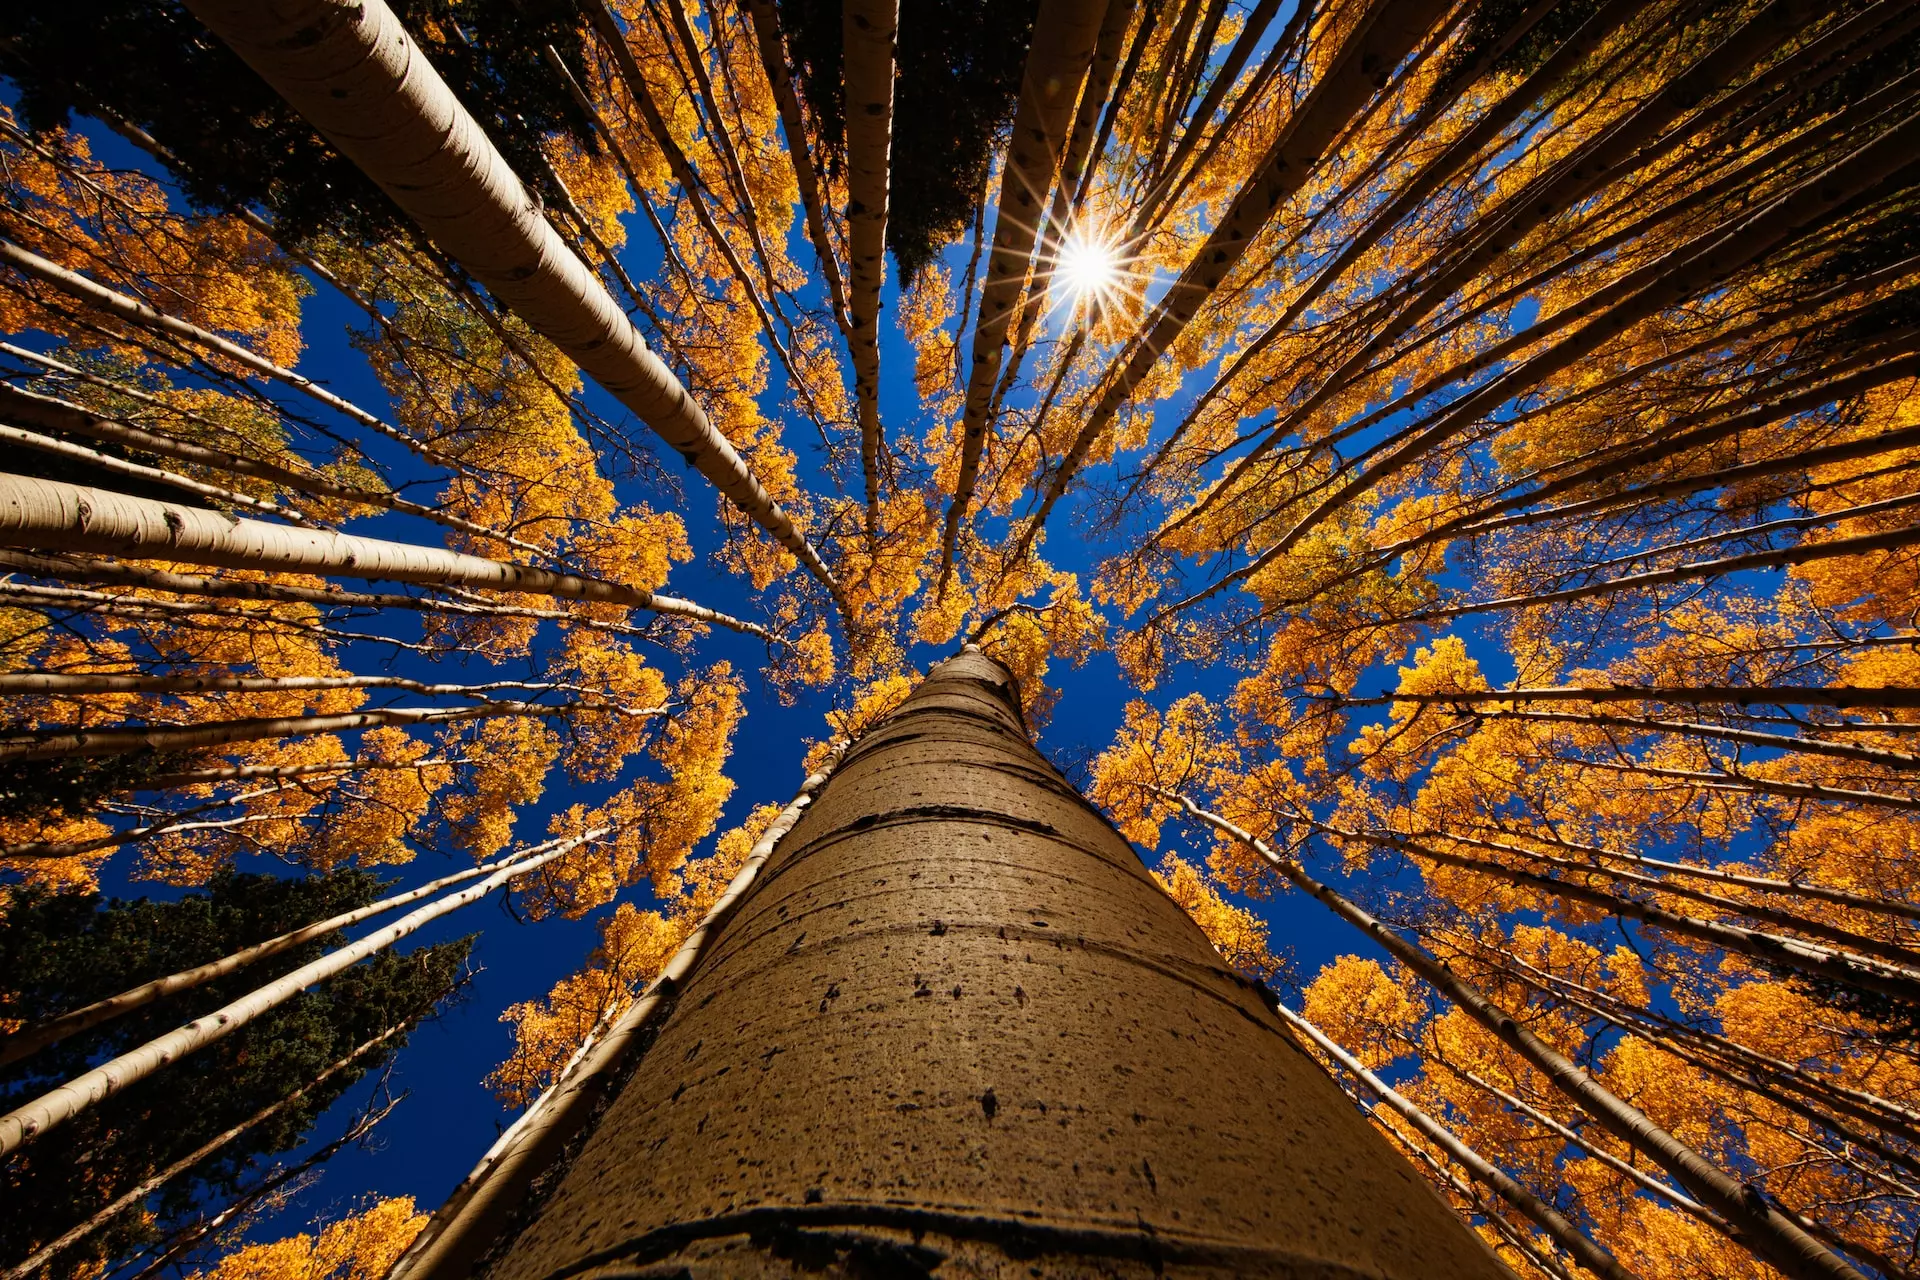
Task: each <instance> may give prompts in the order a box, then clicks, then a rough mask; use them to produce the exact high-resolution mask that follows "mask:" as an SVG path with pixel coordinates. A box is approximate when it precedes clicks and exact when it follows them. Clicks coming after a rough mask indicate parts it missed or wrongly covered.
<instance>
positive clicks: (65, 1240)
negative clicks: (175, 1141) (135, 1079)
mask: <svg viewBox="0 0 1920 1280" xmlns="http://www.w3.org/2000/svg"><path fill="white" fill-rule="evenodd" d="M405 1029H406V1027H405V1024H401V1025H400V1026H395V1027H389V1028H388V1029H387V1030H386V1031H383V1032H381V1033H380V1034H379V1035H377V1036H375V1037H374V1038H373V1039H371V1040H369V1041H367V1042H366V1043H365V1044H362V1045H360V1046H359V1047H357V1048H356V1049H354V1051H353V1052H352V1053H349V1054H348V1055H347V1056H346V1057H344V1058H341V1059H340V1060H339V1061H338V1062H335V1063H334V1064H333V1065H332V1066H330V1067H328V1068H327V1069H326V1070H324V1071H322V1072H321V1073H320V1074H319V1075H317V1076H315V1077H313V1079H311V1080H309V1081H307V1082H306V1083H305V1084H303V1085H301V1086H300V1087H299V1088H297V1089H295V1090H294V1091H293V1092H291V1093H289V1094H287V1095H286V1096H285V1097H283V1098H281V1099H280V1100H279V1101H278V1102H271V1103H268V1104H267V1105H266V1106H264V1107H262V1108H260V1110H258V1111H256V1112H254V1113H253V1114H252V1115H250V1116H248V1117H247V1118H246V1119H245V1120H242V1121H241V1122H240V1123H239V1124H236V1125H234V1126H233V1127H232V1128H231V1129H226V1130H223V1131H221V1132H220V1133H217V1134H215V1135H214V1136H213V1137H211V1138H209V1139H207V1141H205V1142H204V1143H202V1144H200V1146H198V1147H196V1148H194V1149H193V1150H192V1151H190V1152H188V1153H187V1154H186V1155H184V1156H182V1157H180V1158H179V1159H178V1160H175V1161H174V1162H173V1163H172V1164H170V1165H168V1166H167V1167H166V1168H164V1169H161V1170H160V1171H159V1172H157V1173H154V1174H153V1175H152V1176H150V1177H148V1178H146V1179H145V1180H143V1181H141V1182H139V1183H137V1184H135V1185H134V1186H133V1187H131V1188H129V1189H128V1190H127V1191H126V1192H124V1193H123V1194H121V1195H120V1196H118V1197H116V1198H115V1199H114V1200H112V1201H111V1202H110V1203H108V1204H106V1205H103V1206H102V1207H101V1208H100V1209H99V1211H97V1212H96V1213H94V1214H92V1215H90V1216H89V1217H88V1218H87V1219H86V1220H85V1221H83V1222H80V1223H77V1224H75V1225H74V1226H73V1227H72V1228H71V1229H69V1230H68V1231H65V1232H63V1233H62V1234H61V1235H60V1236H59V1238H57V1239H54V1240H50V1241H48V1242H47V1243H46V1244H45V1245H43V1246H41V1247H40V1248H39V1249H38V1250H37V1251H35V1252H34V1253H33V1254H32V1255H31V1256H30V1257H28V1258H27V1260H26V1261H24V1262H22V1263H21V1264H20V1265H19V1266H17V1267H15V1268H14V1269H13V1270H11V1271H9V1272H7V1274H6V1276H5V1277H3V1278H0V1280H27V1277H28V1276H31V1275H32V1274H34V1273H35V1272H36V1271H38V1270H39V1269H40V1268H41V1267H44V1266H46V1265H47V1263H48V1262H50V1261H52V1260H53V1258H54V1257H56V1256H57V1255H58V1254H60V1253H61V1252H62V1251H63V1250H65V1249H67V1248H68V1247H70V1246H72V1245H75V1244H78V1243H79V1242H80V1241H82V1240H84V1239H86V1238H87V1237H88V1236H90V1235H92V1234H93V1233H94V1232H96V1231H98V1230H99V1229H100V1228H102V1227H104V1226H106V1225H107V1224H108V1223H109V1222H111V1221H113V1219H114V1218H116V1217H118V1216H119V1215H120V1214H121V1213H124V1212H125V1211H126V1210H128V1209H131V1208H133V1207H134V1206H135V1205H137V1204H142V1203H144V1202H145V1201H146V1198H147V1197H148V1196H150V1195H152V1194H153V1193H154V1192H156V1191H158V1190H159V1189H160V1188H161V1187H164V1186H166V1185H167V1183H169V1182H172V1181H173V1180H174V1179H175V1178H177V1177H179V1176H180V1175H181V1174H183V1173H185V1172H186V1171H187V1170H189V1169H191V1168H193V1167H194V1166H195V1165H197V1164H199V1163H200V1162H201V1161H202V1160H205V1159H206V1158H207V1157H208V1156H210V1155H213V1154H214V1153H215V1152H217V1151H219V1150H220V1148H222V1147H224V1146H226V1145H227V1144H228V1143H229V1142H232V1141H233V1140H234V1139H235V1138H237V1137H239V1136H240V1135H241V1134H243V1133H245V1132H246V1131H247V1130H249V1129H251V1128H253V1127H254V1126H255V1125H258V1124H262V1123H264V1122H266V1121H268V1120H271V1119H273V1117H275V1116H277V1115H279V1114H280V1113H281V1112H282V1111H285V1110H286V1109H287V1108H288V1107H291V1106H292V1105H293V1104H294V1103H296V1102H298V1101H300V1099H302V1098H304V1097H306V1096H307V1095H308V1094H309V1093H312V1092H313V1091H314V1090H315V1089H318V1088H319V1087H320V1086H321V1085H323V1084H325V1083H326V1082H327V1081H328V1080H331V1079H332V1078H333V1077H334V1076H337V1075H339V1074H340V1073H341V1072H342V1071H345V1070H346V1069H347V1068H348V1067H350V1066H352V1065H353V1064H354V1062H356V1061H357V1060H358V1059H360V1058H362V1057H364V1056H366V1055H367V1054H369V1053H371V1052H372V1051H373V1050H375V1049H377V1048H379V1047H380V1046H381V1045H382V1044H385V1043H386V1042H387V1041H388V1040H391V1039H392V1038H393V1037H394V1036H396V1035H399V1034H400V1032H402V1031H404V1030H405Z"/></svg>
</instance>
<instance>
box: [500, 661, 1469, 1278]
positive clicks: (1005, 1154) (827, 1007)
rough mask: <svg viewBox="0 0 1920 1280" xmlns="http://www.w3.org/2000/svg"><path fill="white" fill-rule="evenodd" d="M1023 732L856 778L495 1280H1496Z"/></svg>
mask: <svg viewBox="0 0 1920 1280" xmlns="http://www.w3.org/2000/svg"><path fill="white" fill-rule="evenodd" d="M1017 708H1018V700H1017V694H1016V690H1015V689H1014V687H1013V684H1012V681H1011V678H1010V677H1009V676H1008V674H1007V673H1006V671H1005V670H1004V669H1003V668H1002V667H1000V666H999V665H998V664H996V663H994V662H993V661H992V660H990V659H988V658H986V657H984V656H982V655H981V654H980V653H979V652H978V651H977V650H970V651H968V652H965V653H962V654H961V655H960V656H958V657H956V658H953V659H952V660H950V661H948V662H946V663H943V664H942V665H940V666H939V667H937V668H935V669H934V670H933V672H932V673H931V674H930V675H929V676H928V677H927V679H926V680H925V681H924V682H923V683H922V684H921V685H920V686H919V688H918V689H916V690H915V691H914V693H913V694H912V696H911V697H909V698H908V699H907V701H906V703H905V704H904V705H903V706H902V707H901V708H900V709H899V710H898V711H896V712H895V713H894V714H893V715H892V716H890V717H888V718H887V719H886V720H884V721H882V722H881V723H880V724H879V725H878V726H877V727H875V728H874V729H873V730H871V731H870V732H868V733H867V735H866V736H865V737H864V738H863V739H862V740H860V741H859V742H858V743H856V744H855V745H854V746H853V747H852V748H851V749H850V750H849V751H848V752H847V754H846V756H845V757H844V759H843V760H842V762H841V763H840V765H839V767H838V769H837V770H836V772H835V773H834V774H833V776H832V778H831V780H830V781H829V782H828V783H827V785H826V786H825V788H824V789H823V790H822V791H821V792H820V793H819V795H818V797H817V798H816V799H815V801H814V803H813V805H812V807H811V808H809V809H808V810H807V811H806V814H805V816H804V817H803V818H802V819H801V820H800V821H799V823H798V824H797V825H795V827H794V828H793V830H792V832H791V833H790V834H789V835H787V836H786V837H785V838H784V839H783V840H782V841H781V842H780V843H779V845H778V846H777V848H776V849H775V850H774V851H773V853H772V855H771V857H770V859H769V860H768V862H767V864H766V866H765V868H764V870H763V871H762V873H761V875H760V877H759V879H758V880H757V881H756V883H755V884H754V886H753V887H752V889H751V890H750V891H749V892H748V894H747V896H745V897H744V898H743V899H742V900H741V902H740V904H739V907H738V908H737V909H736V910H735V912H734V913H733V914H732V915H731V916H730V917H729V918H728V919H727V920H726V921H725V923H724V924H722V925H720V926H719V927H718V932H717V933H716V934H715V936H714V937H713V938H712V939H711V941H710V945H709V946H708V948H707V949H706V951H705V953H704V957H703V959H702V960H701V961H700V963H699V964H698V965H697V966H696V967H695V968H694V969H693V970H692V972H691V973H690V974H689V975H688V976H687V978H686V980H685V982H684V984H683V985H681V986H680V987H679V988H678V989H677V990H676V993H675V994H676V997H677V1001H676V1003H675V1005H674V1008H673V1011H672V1012H671V1013H670V1014H669V1015H668V1016H666V1017H665V1018H664V1019H663V1020H662V1021H661V1023H660V1025H659V1029H658V1034H657V1038H656V1039H655V1040H654V1041H653V1043H652V1045H651V1046H650V1047H649V1048H648V1049H647V1051H646V1053H645V1056H644V1058H643V1059H642V1060H641V1061H640V1062H639V1064H638V1066H637V1068H635V1070H634V1072H633V1075H632V1077H631V1079H630V1080H629V1081H628V1083H627V1084H626V1085H625V1086H624V1087H623V1089H622V1090H621V1092H620V1093H619V1094H618V1095H617V1096H616V1097H615V1098H614V1099H613V1101H612V1102H611V1103H610V1104H609V1106H608V1108H607V1111H606V1113H605V1115H604V1116H603V1117H602V1119H601V1120H600V1121H599V1123H598V1125H597V1127H596V1128H595V1129H594V1131H593V1132H592V1133H591V1134H590V1135H589V1136H588V1137H587V1138H586V1139H585V1140H584V1142H582V1143H581V1144H580V1146H579V1147H578V1149H577V1152H576V1153H575V1154H573V1155H572V1156H571V1158H570V1160H569V1161H567V1163H565V1164H564V1165H563V1166H562V1167H560V1168H556V1169H555V1170H553V1171H552V1172H551V1175H550V1176H549V1177H548V1178H546V1179H545V1180H544V1181H545V1183H546V1189H545V1191H544V1193H543V1194H540V1195H538V1196H537V1197H536V1199H535V1201H534V1202H533V1205H532V1208H531V1209H530V1211H529V1212H528V1213H527V1214H526V1216H525V1219H524V1222H525V1225H524V1226H523V1227H522V1229H521V1230H520V1231H519V1234H518V1236H517V1238H514V1239H512V1240H511V1241H510V1242H509V1243H507V1244H505V1245H503V1246H502V1247H501V1248H500V1250H499V1251H498V1252H497V1254H496V1256H495V1258H494V1259H493V1261H492V1264H491V1266H490V1268H488V1269H487V1272H486V1273H487V1274H488V1275H490V1276H491V1277H494V1278H495V1280H507V1278H509V1277H511V1278H514V1280H519V1278H521V1277H544V1276H555V1275H579V1274H593V1275H612V1274H616V1273H617V1274H620V1275H632V1274H646V1275H662V1276H665V1275H695V1276H709V1275H713V1276H719V1275H727V1276H735V1275H773V1276H787V1275H799V1274H801V1273H803V1272H804V1273H805V1274H809V1275H817V1274H834V1275H849V1274H850V1275H868V1274H876V1275H878V1274H885V1275H894V1274H900V1275H924V1274H928V1273H929V1272H931V1271H932V1270H933V1269H934V1268H935V1267H939V1268H940V1271H939V1274H942V1275H945V1274H947V1273H948V1269H949V1267H950V1268H951V1271H952V1272H953V1274H955V1275H963V1274H964V1275H980V1276H988V1275H993V1276H1000V1275H1008V1276H1011V1275H1022V1276H1024V1275H1029V1274H1044V1275H1082V1274H1088V1275H1091V1274H1099V1275H1102V1276H1145V1275H1150V1274H1174V1275H1187V1276H1203V1275H1204V1276H1216V1275H1217V1276H1225V1275H1249V1274H1258V1275H1290V1276H1291V1275H1315V1276H1331V1275H1365V1276H1375V1277H1415V1276H1417V1277H1420V1278H1421V1280H1440V1278H1441V1277H1452V1276H1488V1277H1491V1276H1498V1275H1502V1274H1505V1272H1504V1270H1503V1269H1502V1268H1501V1267H1500V1266H1499V1264H1498V1263H1497V1262H1496V1261H1495V1260H1494V1259H1493V1257H1492V1256H1491V1254H1490V1253H1489V1252H1488V1251H1487V1250H1486V1248H1485V1247H1484V1246H1483V1245H1482V1244H1481V1243H1480V1242H1479V1241H1478V1240H1477V1239H1476V1238H1475V1237H1474V1236H1473V1235H1472V1234H1471V1233H1470V1232H1469V1231H1468V1230H1467V1229H1466V1227H1465V1226H1464V1225H1463V1224H1462V1223H1461V1222H1460V1221H1459V1220H1458V1219H1457V1218H1455V1217H1454V1216H1453V1215H1452V1213H1451V1212H1450V1211H1449V1210H1448V1209H1447V1208H1446V1206H1445V1205H1444V1204H1442V1202H1441V1201H1440V1200H1439V1198H1438V1197H1437V1196H1436V1195H1435V1194H1434V1193H1433V1192H1432V1191H1431V1190H1430V1189H1429V1188H1428V1186H1427V1184H1426V1183H1425V1182H1424V1181H1423V1180H1422V1178H1421V1177H1420V1175H1418V1174H1417V1173H1415V1172H1414V1170H1413V1168H1412V1167H1411V1166H1410V1165H1408V1164H1407V1163H1406V1162H1405V1161H1404V1160H1403V1159H1401V1158H1400V1157H1399V1156H1398V1155H1396V1154H1395V1153H1394V1152H1393V1151H1392V1150H1391V1149H1390V1148H1389V1147H1388V1146H1387V1143H1386V1141H1385V1140H1384V1139H1383V1138H1382V1137H1380V1135H1379V1134H1377V1133H1375V1132H1374V1131H1373V1130H1372V1129H1371V1128H1370V1127H1369V1126H1368V1125H1367V1122H1366V1121H1365V1120H1364V1119H1363V1118H1362V1117H1361V1115H1360V1114H1359V1113H1358V1112H1357V1111H1356V1110H1355V1109H1354V1107H1353V1106H1352V1105H1351V1104H1350V1103H1349V1102H1348V1101H1347V1099H1346V1098H1345V1097H1343V1096H1342V1095H1341V1093H1340V1091H1339V1090H1338V1088H1336V1087H1335V1085H1334V1084H1333V1082H1332V1081H1331V1080H1330V1079H1329V1078H1328V1077H1327V1076H1326V1075H1324V1074H1323V1073H1322V1072H1321V1070H1320V1068H1319V1067H1318V1066H1317V1065H1316V1064H1315V1063H1314V1062H1313V1060H1312V1059H1311V1058H1309V1057H1308V1056H1307V1054H1306V1053H1305V1052H1304V1051H1303V1050H1302V1049H1301V1048H1300V1046H1299V1045H1298V1044H1297V1043H1296V1042H1295V1041H1294V1040H1293V1039H1292V1038H1291V1036H1290V1035H1289V1034H1288V1033H1287V1032H1286V1030H1285V1029H1284V1027H1283V1026H1282V1024H1281V1023H1280V1022H1279V1021H1278V1020H1277V1019H1276V1017H1275V1016H1274V1014H1273V1012H1272V1009H1271V1008H1270V1007H1269V1004H1268V997H1267V995H1266V993H1265V992H1264V991H1263V990H1262V989H1261V988H1259V987H1257V986H1255V985H1254V984H1253V983H1251V982H1249V981H1247V980H1246V979H1244V978H1242V977H1240V976H1239V975H1237V974H1235V973H1234V972H1232V971H1231V970H1230V969H1229V968H1228V967H1227V966H1226V964H1225V963H1224V962H1223V961H1222V960H1221V959H1220V957H1219V956H1218V955H1217V954H1216V953H1215V952H1214V951H1213V949H1212V948H1211V947H1210V946H1209V945H1208V944H1207V941H1206V938H1205V937H1204V935H1202V934H1201V932H1200V930H1199V929H1198V927H1196V926H1195V925H1194V924H1193V922H1192V921H1191V920H1189V919H1188V918H1187V917H1186V915H1185V914H1184V913H1183V912H1182V911H1181V910H1180V908H1179V907H1178V906H1176V905H1175V904H1174V903H1173V901H1172V900H1171V899H1169V898H1168V897H1167V896H1166V894H1165V893H1164V892H1162V891H1161V890H1160V888H1159V887H1158V886H1157V885H1156V884H1155V883H1154V881H1153V879H1152V878H1151V877H1150V876H1149V875H1148V874H1147V871H1146V868H1145V867H1144V866H1142V865H1141V862H1140V860H1139V858H1138V857H1137V856H1136V855H1135V853H1134V851H1133V850H1132V849H1131V848H1130V847H1129V846H1128V844H1127V842H1126V841H1125V840H1124V839H1123V838H1121V836H1120V835H1119V834H1118V833H1117V832H1115V831H1114V829H1113V828H1112V827H1111V826H1110V825H1108V824H1107V822H1106V821H1105V820H1104V819H1103V818H1102V817H1101V816H1100V815H1099V813H1098V812H1097V811H1095V810H1094V809H1093V808H1092V806H1090V805H1089V804H1088V803H1087V802H1086V801H1085V800H1083V799H1082V798H1081V797H1080V795H1079V794H1078V793H1076V792H1075V791H1074V789H1073V788H1072V787H1071V786H1070V785H1069V784H1068V783H1067V782H1066V781H1065V780H1064V779H1063V778H1062V777H1061V776H1060V774H1059V773H1058V772H1056V771H1055V770H1054V769H1053V768H1052V767H1051V766H1050V765H1049V764H1048V763H1047V761H1046V759H1045V758H1044V757H1043V756H1042V755H1041V754H1040V753H1039V752H1038V751H1037V750H1035V749H1034V747H1033V745H1032V744H1031V743H1030V742H1029V741H1028V738H1027V733H1026V730H1025V727H1024V725H1023V723H1022V721H1021V718H1020V713H1019V711H1018V709H1017Z"/></svg>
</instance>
